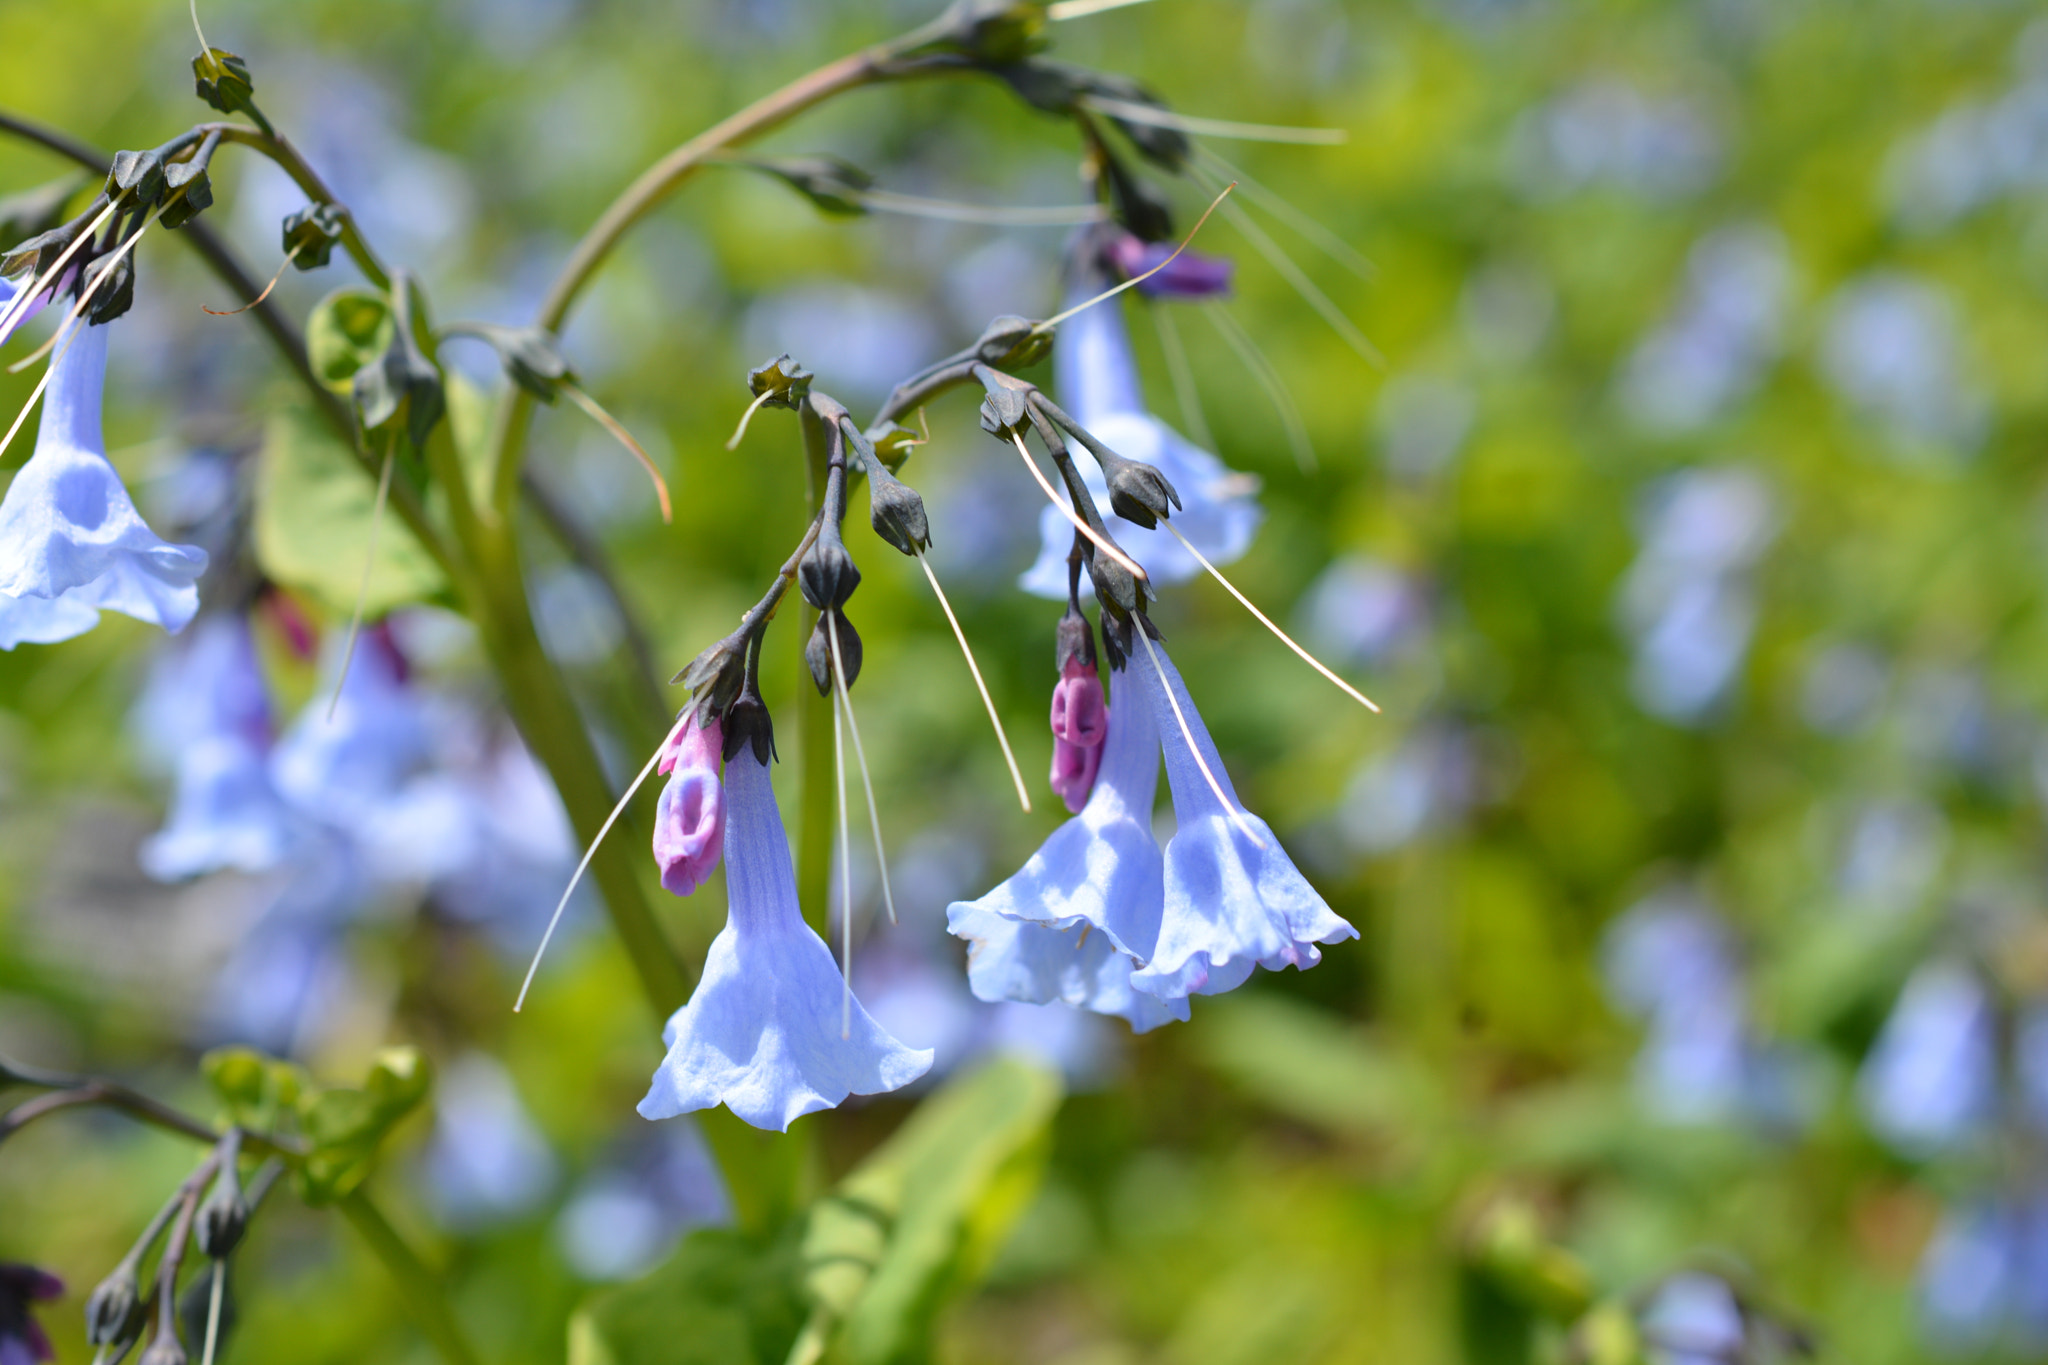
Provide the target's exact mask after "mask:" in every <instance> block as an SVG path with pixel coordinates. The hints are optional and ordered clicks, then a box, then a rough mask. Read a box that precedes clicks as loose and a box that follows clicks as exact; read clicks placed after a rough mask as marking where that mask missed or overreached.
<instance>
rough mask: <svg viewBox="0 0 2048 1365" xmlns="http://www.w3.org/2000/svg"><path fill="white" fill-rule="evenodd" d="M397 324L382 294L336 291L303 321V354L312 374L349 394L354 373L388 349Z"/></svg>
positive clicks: (339, 391) (338, 390)
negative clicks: (304, 332) (304, 328)
mask: <svg viewBox="0 0 2048 1365" xmlns="http://www.w3.org/2000/svg"><path fill="white" fill-rule="evenodd" d="M397 334H398V324H397V323H396V322H395V321H394V320H393V318H392V316H391V305H390V303H388V302H387V301H386V300H385V298H384V296H383V295H382V294H378V293H375V292H373V291H371V290H368V289H337V290H335V291H334V292H333V293H332V294H329V295H328V296H327V297H326V298H324V299H322V300H320V302H319V303H317V304H315V305H314V307H313V313H312V316H311V317H309V318H307V319H306V354H307V357H308V358H309V359H310V360H311V361H312V362H313V373H315V374H317V375H319V376H320V382H321V383H323V384H325V385H326V386H327V387H328V388H330V389H333V390H334V391H335V392H336V393H341V394H346V393H348V392H350V390H351V388H352V386H353V385H354V383H355V377H356V372H357V371H359V370H361V369H362V368H363V367H364V366H365V365H368V364H370V363H371V362H372V361H374V360H376V359H377V358H378V357H379V356H381V355H383V354H384V353H385V352H386V351H387V350H389V349H390V348H391V341H392V338H393V337H395V336H397Z"/></svg>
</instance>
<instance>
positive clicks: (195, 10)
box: [192, 0, 213, 1355]
mask: <svg viewBox="0 0 2048 1365" xmlns="http://www.w3.org/2000/svg"><path fill="white" fill-rule="evenodd" d="M192 31H193V32H194V33H196V34H198V35H199V50H200V52H201V53H206V52H211V51H212V50H213V49H212V48H210V47H208V46H207V45H206V31H205V30H204V29H202V28H200V27H199V0H192ZM208 1354H209V1355H210V1354H211V1352H209V1353H208Z"/></svg>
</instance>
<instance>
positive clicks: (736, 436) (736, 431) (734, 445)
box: [725, 389, 775, 450]
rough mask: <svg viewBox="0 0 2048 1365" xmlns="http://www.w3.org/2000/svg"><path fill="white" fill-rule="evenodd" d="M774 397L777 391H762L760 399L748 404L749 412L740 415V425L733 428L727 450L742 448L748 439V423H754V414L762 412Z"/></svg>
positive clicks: (726, 446)
mask: <svg viewBox="0 0 2048 1365" xmlns="http://www.w3.org/2000/svg"><path fill="white" fill-rule="evenodd" d="M774 396H775V390H773V389H763V390H761V396H760V397H758V398H756V399H755V400H754V401H753V402H751V403H749V404H747V410H746V411H745V412H743V413H741V414H740V424H739V425H738V426H737V427H734V428H733V433H732V435H731V436H730V437H729V438H727V440H726V443H725V448H726V449H727V450H738V449H739V448H740V442H741V441H744V440H745V439H746V438H747V423H749V422H751V421H753V420H754V414H755V413H757V412H759V411H760V410H761V405H762V404H763V403H765V402H767V401H768V400H769V399H771V398H773V397H774Z"/></svg>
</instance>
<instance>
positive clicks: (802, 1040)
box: [640, 747, 932, 1132]
mask: <svg viewBox="0 0 2048 1365" xmlns="http://www.w3.org/2000/svg"><path fill="white" fill-rule="evenodd" d="M725 783H726V821H725V886H726V896H727V903H728V904H727V917H726V922H725V928H724V929H722V930H720V931H719V934H718V937H717V938H715V939H713V940H712V942H711V951H710V953H709V954H708V955H707V956H706V958H705V960H704V975H703V978H702V979H701V980H699V981H698V983H697V990H696V993H695V994H693V995H692V996H691V997H690V1003H688V1004H687V1005H684V1006H683V1007H682V1008H681V1009H679V1010H677V1011H676V1013H675V1016H674V1017H673V1018H671V1019H670V1020H669V1021H668V1027H667V1028H665V1029H663V1030H662V1035H661V1036H662V1041H663V1042H664V1043H666V1044H668V1056H667V1057H666V1058H664V1059H663V1061H662V1063H661V1066H660V1068H659V1069H657V1070H656V1071H655V1073H654V1083H653V1085H652V1086H650V1087H649V1088H648V1091H647V1097H646V1098H645V1099H643V1100H641V1101H640V1113H641V1115H642V1116H644V1117H646V1118H650V1119H666V1118H673V1117H675V1116H676V1115H677V1114H687V1113H691V1112H693V1111H695V1110H698V1109H709V1108H711V1107H712V1106H714V1105H717V1104H720V1103H723V1104H724V1105H725V1106H726V1107H727V1108H728V1109H730V1110H732V1112H733V1113H735V1114H737V1115H739V1116H740V1117H741V1118H743V1119H745V1120H746V1121H747V1122H748V1123H751V1124H753V1125H754V1126H755V1127H756V1128H773V1129H776V1130H778V1131H782V1132H787V1131H788V1129H789V1125H790V1122H791V1121H792V1120H793V1119H796V1118H798V1117H800V1116H801V1115H804V1114H808V1113H811V1112H813V1111H815V1110H819V1109H830V1108H832V1107H833V1106H834V1105H836V1104H839V1103H840V1102H841V1101H843V1100H844V1099H845V1098H846V1097H847V1096H848V1095H873V1094H878V1093H880V1092H882V1091H885V1090H895V1089H898V1088H899V1087H901V1086H905V1085H908V1084H910V1082H912V1081H914V1080H916V1079H917V1078H918V1077H919V1076H922V1075H923V1074H924V1073H925V1072H926V1071H927V1070H928V1069H929V1068H930V1067H931V1064H932V1053H931V1050H930V1049H929V1048H927V1049H924V1050H923V1051H918V1050H915V1049H912V1048H907V1047H905V1046H903V1044H901V1043H899V1042H897V1041H896V1039H894V1038H892V1037H891V1036H889V1034H888V1033H887V1032H886V1031H884V1030H883V1028H882V1026H881V1025H879V1024H877V1023H876V1022H875V1021H874V1020H873V1019H872V1018H870V1017H869V1016H868V1012H867V1011H866V1010H864V1009H862V1008H861V1006H860V1004H859V1002H857V1001H854V1002H851V1003H850V1004H848V1003H846V1002H845V997H844V994H843V992H844V991H845V978H843V977H842V976H840V974H839V968H838V966H837V965H836V964H835V963H834V962H833V961H832V953H831V950H829V949H828V948H826V946H825V941H824V940H823V939H821V938H819V937H818V936H817V934H816V933H815V932H813V931H812V929H811V927H810V926H809V925H807V924H805V923H804V918H803V914H802V912H801V911H800V910H799V909H798V908H797V899H796V874H795V872H794V871H793V870H792V869H791V867H790V861H789V840H788V838H787V837H786V836H785V835H784V833H783V829H782V814H781V812H780V811H779V810H778V809H777V808H776V805H775V789H774V787H773V786H772V785H771V784H770V783H769V780H768V765H767V764H765V763H763V762H762V761H761V760H760V759H758V758H756V757H755V756H754V753H753V750H752V749H751V748H747V747H742V748H741V749H740V751H739V753H738V754H736V755H735V756H734V757H733V758H731V759H730V760H728V761H727V763H726V765H725ZM842 1009H843V1010H844V1011H845V1013H844V1014H843V1015H842Z"/></svg>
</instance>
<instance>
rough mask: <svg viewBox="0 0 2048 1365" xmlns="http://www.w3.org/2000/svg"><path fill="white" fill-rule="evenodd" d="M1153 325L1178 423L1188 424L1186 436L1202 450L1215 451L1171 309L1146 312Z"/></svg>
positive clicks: (1156, 309) (1167, 307)
mask: <svg viewBox="0 0 2048 1365" xmlns="http://www.w3.org/2000/svg"><path fill="white" fill-rule="evenodd" d="M1149 311H1150V312H1151V314H1152V321H1153V323H1154V324H1155V325H1157V326H1158V328H1159V350H1160V353H1161V354H1163V355H1164V356H1165V357H1166V373H1167V374H1168V375H1169V376H1171V377H1172V379H1173V396H1174V398H1175V399H1177V400H1178V401H1179V403H1180V419H1181V421H1183V422H1185V423H1187V426H1188V435H1189V436H1191V437H1193V438H1194V441H1195V444H1196V445H1198V446H1201V447H1202V448H1203V449H1204V450H1214V449H1215V448H1216V438H1215V436H1214V435H1212V434H1211V433H1210V431H1209V419H1208V417H1207V415H1206V414H1204V413H1203V411H1202V396H1201V394H1200V393H1199V392H1197V391H1196V389H1195V372H1194V371H1193V370H1192V369H1190V368H1189V366H1188V352H1187V347H1185V346H1183V345H1181V341H1180V324H1179V323H1177V322H1175V321H1174V320H1173V308H1172V306H1171V305H1166V306H1160V307H1155V308H1152V309H1150V310H1149Z"/></svg>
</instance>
